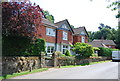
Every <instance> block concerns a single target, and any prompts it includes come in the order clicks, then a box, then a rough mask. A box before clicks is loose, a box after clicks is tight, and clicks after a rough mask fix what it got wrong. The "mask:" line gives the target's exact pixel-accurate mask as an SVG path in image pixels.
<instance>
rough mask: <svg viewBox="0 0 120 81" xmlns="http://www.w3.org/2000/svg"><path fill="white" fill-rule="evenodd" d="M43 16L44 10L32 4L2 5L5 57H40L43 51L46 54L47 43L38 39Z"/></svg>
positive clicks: (12, 3) (5, 3)
mask: <svg viewBox="0 0 120 81" xmlns="http://www.w3.org/2000/svg"><path fill="white" fill-rule="evenodd" d="M42 15H43V13H42V9H41V8H40V7H39V6H38V5H35V4H32V3H26V2H3V3H2V21H3V23H2V47H3V49H2V52H3V54H4V55H13V56H14V55H39V54H40V52H41V51H43V52H44V50H45V46H44V45H45V42H44V40H43V39H38V36H39V34H38V30H40V28H41V25H43V24H42V23H41V19H42ZM33 39H34V40H33ZM40 46H42V47H40ZM6 49H7V50H6Z"/></svg>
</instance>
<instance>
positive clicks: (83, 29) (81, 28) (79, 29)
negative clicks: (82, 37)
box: [73, 27, 89, 36]
mask: <svg viewBox="0 0 120 81" xmlns="http://www.w3.org/2000/svg"><path fill="white" fill-rule="evenodd" d="M73 30H74V32H75V33H74V34H75V35H77V34H80V33H81V32H82V31H85V32H86V34H87V36H89V35H88V32H87V31H86V28H85V27H79V28H74V29H73Z"/></svg>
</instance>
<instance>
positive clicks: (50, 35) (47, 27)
mask: <svg viewBox="0 0 120 81" xmlns="http://www.w3.org/2000/svg"><path fill="white" fill-rule="evenodd" d="M42 23H43V25H42V26H41V28H40V30H38V31H39V32H38V33H39V37H38V38H42V39H44V40H45V41H46V53H47V54H48V56H49V55H50V54H52V53H53V51H55V46H56V29H57V26H56V25H55V24H53V23H52V22H50V21H49V20H47V19H45V18H42Z"/></svg>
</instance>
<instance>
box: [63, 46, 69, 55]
mask: <svg viewBox="0 0 120 81" xmlns="http://www.w3.org/2000/svg"><path fill="white" fill-rule="evenodd" d="M66 50H68V45H63V48H62V52H63V54H65V52H66Z"/></svg>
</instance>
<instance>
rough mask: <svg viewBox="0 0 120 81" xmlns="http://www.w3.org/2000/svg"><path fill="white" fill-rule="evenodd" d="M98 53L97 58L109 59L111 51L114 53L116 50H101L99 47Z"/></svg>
mask: <svg viewBox="0 0 120 81" xmlns="http://www.w3.org/2000/svg"><path fill="white" fill-rule="evenodd" d="M99 49H100V50H99V51H98V55H99V56H107V57H111V56H112V51H116V50H118V49H111V48H103V47H99Z"/></svg>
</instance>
